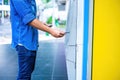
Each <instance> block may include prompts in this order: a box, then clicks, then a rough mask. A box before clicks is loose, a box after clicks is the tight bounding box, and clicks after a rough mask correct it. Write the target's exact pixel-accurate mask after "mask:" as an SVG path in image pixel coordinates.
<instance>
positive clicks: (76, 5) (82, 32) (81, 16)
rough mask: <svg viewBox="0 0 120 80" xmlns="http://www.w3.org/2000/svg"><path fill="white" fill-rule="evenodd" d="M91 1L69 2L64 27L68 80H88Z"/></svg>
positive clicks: (71, 0)
mask: <svg viewBox="0 0 120 80" xmlns="http://www.w3.org/2000/svg"><path fill="white" fill-rule="evenodd" d="M92 19H93V0H69V9H68V17H67V27H66V38H65V44H66V54H65V55H66V64H67V74H68V80H88V79H89V80H90V76H91V50H92V49H91V47H92V44H91V43H92Z"/></svg>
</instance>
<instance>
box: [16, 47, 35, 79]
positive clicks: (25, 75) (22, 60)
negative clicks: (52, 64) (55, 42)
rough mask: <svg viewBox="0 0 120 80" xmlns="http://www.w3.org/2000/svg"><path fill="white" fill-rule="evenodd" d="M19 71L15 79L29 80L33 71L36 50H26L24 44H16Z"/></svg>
mask: <svg viewBox="0 0 120 80" xmlns="http://www.w3.org/2000/svg"><path fill="white" fill-rule="evenodd" d="M16 50H17V52H18V64H19V72H18V77H17V80H31V74H32V72H33V71H34V67H35V59H36V51H31V50H27V49H26V48H25V47H24V46H19V45H18V46H17V47H16Z"/></svg>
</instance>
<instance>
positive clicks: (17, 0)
mask: <svg viewBox="0 0 120 80" xmlns="http://www.w3.org/2000/svg"><path fill="white" fill-rule="evenodd" d="M10 10H11V11H10V14H11V16H10V17H11V26H12V46H13V47H14V48H15V47H16V46H17V45H18V44H22V45H23V46H24V47H25V48H27V49H28V50H37V48H38V30H37V29H36V28H34V27H32V26H30V25H28V23H29V22H31V21H32V20H34V19H35V18H36V3H35V0H10Z"/></svg>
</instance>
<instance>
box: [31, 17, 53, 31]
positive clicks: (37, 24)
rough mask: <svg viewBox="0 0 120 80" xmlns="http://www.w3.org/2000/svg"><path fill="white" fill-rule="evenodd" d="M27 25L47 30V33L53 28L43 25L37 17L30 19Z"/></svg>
mask: <svg viewBox="0 0 120 80" xmlns="http://www.w3.org/2000/svg"><path fill="white" fill-rule="evenodd" d="M29 25H31V26H33V27H35V28H37V29H39V30H42V31H45V32H48V33H52V31H53V29H52V28H50V27H48V26H47V25H44V24H43V23H42V22H40V21H39V20H38V19H34V20H33V21H31V22H30V23H29Z"/></svg>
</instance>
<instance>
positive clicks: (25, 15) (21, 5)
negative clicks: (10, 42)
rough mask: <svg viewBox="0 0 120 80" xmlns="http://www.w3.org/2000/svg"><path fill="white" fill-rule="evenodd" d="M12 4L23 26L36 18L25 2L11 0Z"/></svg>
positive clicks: (25, 0) (24, 0) (28, 4)
mask: <svg viewBox="0 0 120 80" xmlns="http://www.w3.org/2000/svg"><path fill="white" fill-rule="evenodd" d="M12 4H13V5H14V8H15V10H16V12H17V13H18V14H19V16H21V17H22V20H23V23H24V24H28V23H29V22H30V21H32V20H34V19H35V18H36V17H35V15H34V13H33V11H32V9H31V5H30V3H28V2H27V0H12Z"/></svg>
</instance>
